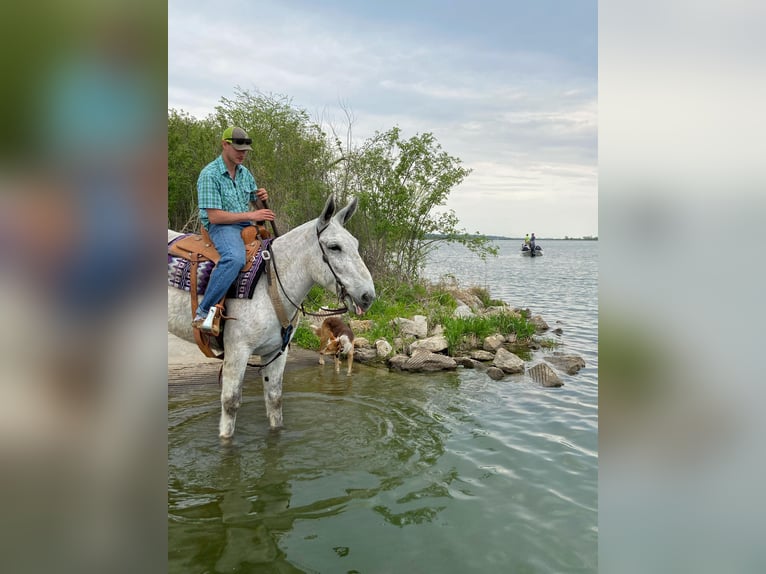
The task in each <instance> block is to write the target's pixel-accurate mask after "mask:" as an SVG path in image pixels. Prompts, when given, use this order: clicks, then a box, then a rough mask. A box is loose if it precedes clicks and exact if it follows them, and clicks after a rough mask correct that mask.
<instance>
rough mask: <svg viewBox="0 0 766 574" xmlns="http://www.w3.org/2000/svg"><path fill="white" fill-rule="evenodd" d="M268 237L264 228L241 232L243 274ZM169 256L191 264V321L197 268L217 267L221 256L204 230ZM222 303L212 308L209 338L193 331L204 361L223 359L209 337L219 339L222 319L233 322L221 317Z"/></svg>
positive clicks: (171, 249) (171, 250)
mask: <svg viewBox="0 0 766 574" xmlns="http://www.w3.org/2000/svg"><path fill="white" fill-rule="evenodd" d="M269 237H271V234H270V233H269V232H268V231H267V230H266V228H265V227H264V226H263V225H249V226H247V227H245V228H244V229H242V241H243V242H244V244H245V265H244V267H242V271H243V272H244V271H249V270H250V268H251V267H252V266H253V263H254V262H255V259H256V256H257V255H258V250H259V249H260V248H261V241H262V240H263V239H267V238H269ZM168 253H169V254H170V255H174V256H176V257H181V258H183V259H187V260H189V261H191V274H190V275H191V277H190V279H191V289H190V292H191V317H192V319H194V315H195V313H196V311H197V306H198V305H199V297H198V295H197V274H198V271H199V264H200V263H201V262H204V261H212V262H213V263H214V264H216V263H218V261H219V260H220V259H221V255H220V253H218V250H217V249H216V248H215V245H214V244H213V241H212V240H211V239H210V236H209V235H208V233H207V230H206V229H205V228H204V227H203V226H200V233H199V234H190V235H188V236H186V237H183V238H182V239H179V240H178V241H176V242H175V243H173V244H172V245H171V246H170V247H169V248H168ZM225 300H226V296H225V295H224V296H223V298H222V299H221V300H220V301H219V302H218V303H216V305H215V307H216V313H215V319H214V320H213V330H212V331H211V333H210V334H208V333H206V332H202V331H201V330H200V329H198V328H196V327H195V328H194V329H193V330H194V340H195V341H196V342H197V346H198V347H199V348H200V350H201V351H202V352H203V353H204V354H205V356H207V357H213V358H216V359H223V353H220V354H216V353H215V352H214V351H213V350H212V349H211V348H210V335H213V336H214V337H218V336H219V335H220V334H221V321H222V319H231V318H232V317H226V316H224V314H223V312H224V309H225V307H224V302H225Z"/></svg>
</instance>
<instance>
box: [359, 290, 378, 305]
mask: <svg viewBox="0 0 766 574" xmlns="http://www.w3.org/2000/svg"><path fill="white" fill-rule="evenodd" d="M374 300H375V292H374V291H373V292H372V293H370V292H369V291H365V292H364V293H362V304H363V305H364V308H365V309H369V308H370V305H372V302H373V301H374Z"/></svg>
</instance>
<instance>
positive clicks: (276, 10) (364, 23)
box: [168, 1, 597, 235]
mask: <svg viewBox="0 0 766 574" xmlns="http://www.w3.org/2000/svg"><path fill="white" fill-rule="evenodd" d="M234 6H235V8H236V10H235V14H236V17H235V18H231V15H230V13H226V14H224V13H222V12H221V11H220V10H216V9H215V8H213V7H210V6H208V5H205V4H197V5H196V6H195V4H192V5H191V6H189V5H188V4H186V3H183V4H182V3H179V2H175V1H171V2H170V4H169V10H170V25H169V70H170V71H169V86H168V99H169V102H168V105H169V107H179V108H183V109H184V110H186V111H187V112H189V113H192V114H193V115H195V116H197V117H200V116H203V117H204V116H205V115H207V114H208V113H210V112H212V111H213V109H214V107H215V105H216V104H217V103H218V102H219V101H220V99H221V98H222V97H231V96H232V95H233V90H234V88H235V87H236V86H240V87H242V88H244V89H248V90H260V91H262V92H265V93H274V94H281V95H285V96H288V97H290V98H291V100H292V102H293V104H294V105H295V106H297V107H300V108H304V109H306V110H307V111H308V112H309V113H313V114H314V116H315V117H316V119H317V120H320V119H321V120H322V121H327V122H331V123H334V124H335V127H336V129H337V130H338V131H339V132H341V133H345V132H346V128H345V127H344V126H343V124H344V122H345V121H346V114H345V112H346V111H348V112H350V113H351V114H352V115H353V118H354V122H353V125H352V135H353V137H354V139H355V140H356V141H357V142H359V141H362V140H364V139H366V138H367V137H370V136H372V135H373V134H374V133H375V131H385V130H387V129H389V128H391V127H394V126H398V127H400V128H401V129H402V132H403V136H404V137H411V136H414V135H415V134H417V133H424V132H431V133H433V134H434V135H435V136H436V138H437V140H438V141H439V143H440V144H441V145H442V147H443V149H444V150H445V151H446V152H447V153H449V154H450V155H453V156H455V157H459V158H460V159H461V160H462V161H463V162H464V164H465V165H466V166H467V167H471V168H472V169H473V170H474V171H473V173H472V174H471V175H470V176H469V177H468V178H467V179H466V181H465V182H464V183H463V184H462V185H461V187H460V189H459V190H456V191H458V192H459V193H458V195H461V194H477V196H481V197H490V196H497V195H499V194H501V193H506V194H507V193H510V195H509V196H508V197H507V198H506V197H504V199H503V202H502V203H501V204H500V209H504V207H503V206H504V205H505V204H506V203H507V202H511V205H510V206H509V209H511V208H512V207H513V205H512V202H513V201H522V200H524V201H526V200H529V201H532V202H533V201H537V202H540V204H541V205H542V204H545V205H548V206H549V209H558V207H557V205H561V202H560V200H558V201H553V202H551V201H550V198H551V197H556V196H555V195H551V194H554V193H563V192H562V191H561V190H568V191H566V193H569V194H574V195H576V196H586V197H587V198H588V201H583V203H582V205H583V207H582V208H581V209H578V208H577V206H576V205H574V204H573V205H570V206H568V207H567V209H568V210H569V213H570V215H571V213H572V211H573V210H574V211H575V212H577V213H578V217H579V218H580V219H581V220H582V221H583V222H584V223H583V226H586V227H588V229H587V232H586V234H593V233H596V232H597V214H596V211H595V209H594V208H593V206H594V205H595V197H596V195H597V180H596V177H595V171H596V149H597V148H596V145H597V113H596V106H597V102H596V76H595V51H594V50H593V51H591V52H588V50H587V49H585V50H584V51H581V50H580V47H579V45H580V44H581V43H582V44H584V45H587V44H588V43H589V42H590V40H589V41H586V42H582V41H581V40H580V37H582V36H586V37H587V35H588V34H589V33H590V34H592V35H593V36H594V37H593V38H592V41H593V42H595V24H593V27H592V28H590V29H585V30H583V31H582V32H581V33H579V34H575V33H573V30H572V25H571V20H572V19H573V18H571V17H570V18H569V20H570V22H566V21H565V20H566V18H559V19H558V20H557V19H556V18H553V19H551V18H548V19H545V18H542V17H540V19H539V21H537V20H530V18H535V17H536V16H535V14H534V11H535V10H534V9H530V11H529V12H525V14H523V15H517V16H516V17H515V18H514V19H513V21H509V22H508V25H507V26H500V25H499V24H498V23H497V22H494V21H492V19H493V17H496V16H498V15H499V14H500V13H504V14H505V13H507V12H508V10H509V9H508V7H505V6H504V5H503V6H501V3H498V4H495V3H488V4H487V9H486V10H484V11H483V12H481V13H477V12H476V11H475V10H473V9H472V10H468V9H467V8H463V7H462V6H461V5H458V7H456V9H455V10H453V11H450V12H449V14H443V15H441V16H439V17H438V18H436V20H434V19H433V18H431V19H426V20H425V21H423V20H418V19H416V18H415V16H416V15H417V13H418V11H419V10H423V9H425V6H421V5H417V6H413V7H412V11H407V12H406V13H397V14H398V15H397V19H396V22H397V26H393V25H391V19H392V15H391V14H388V13H387V12H386V11H381V10H380V9H379V8H376V7H373V6H367V5H364V6H361V5H358V4H356V3H349V4H346V3H344V2H340V1H339V2H335V3H334V4H332V5H331V6H328V9H327V10H324V9H323V10H321V11H317V10H301V9H300V7H299V6H300V4H299V3H298V4H295V5H293V4H291V5H290V6H284V5H282V4H278V3H275V4H272V3H269V2H264V3H259V5H258V9H257V10H254V9H253V8H252V6H251V5H250V4H248V3H236V2H235V4H234ZM461 10H467V11H466V12H464V13H461ZM594 14H595V4H594ZM410 16H411V18H410ZM525 17H526V18H527V20H524V18H525ZM589 25H590V24H589ZM555 26H559V27H560V28H561V29H560V30H559V29H555ZM586 28H587V27H586ZM482 30H484V32H482ZM509 31H514V33H513V34H508V33H506V32H509ZM490 36H491V39H492V41H489V37H490ZM543 37H544V38H546V41H544V42H543V41H541V40H540V38H543ZM587 54H591V56H592V59H593V60H594V61H593V62H590V63H587V62H586V63H585V64H584V63H583V61H584V60H587ZM501 190H502V191H501ZM557 190H558V191H557ZM500 209H498V210H496V209H493V211H500ZM458 216H459V217H460V218H461V222H462V221H463V218H464V217H465V218H466V220H467V221H470V218H468V216H466V215H464V214H463V213H458ZM477 221H478V222H480V223H482V224H483V225H485V226H487V229H483V228H482V229H481V230H482V231H485V232H487V233H496V232H497V229H500V228H502V227H504V224H503V223H501V222H499V221H498V222H493V220H492V218H491V217H483V218H477ZM489 226H492V229H490V228H489ZM555 233H556V231H553V230H552V231H551V234H555ZM563 234H564V232H563V231H562V232H561V235H563ZM569 235H572V233H569Z"/></svg>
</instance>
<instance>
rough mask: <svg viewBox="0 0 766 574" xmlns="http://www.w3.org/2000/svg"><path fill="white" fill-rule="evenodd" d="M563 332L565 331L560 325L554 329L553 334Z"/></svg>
mask: <svg viewBox="0 0 766 574" xmlns="http://www.w3.org/2000/svg"><path fill="white" fill-rule="evenodd" d="M563 333H564V330H563V329H562V328H561V327H558V328H556V329H554V330H553V334H554V335H561V334H563Z"/></svg>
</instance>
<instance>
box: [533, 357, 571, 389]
mask: <svg viewBox="0 0 766 574" xmlns="http://www.w3.org/2000/svg"><path fill="white" fill-rule="evenodd" d="M527 374H528V375H529V376H530V378H531V379H532V380H533V381H535V382H536V383H540V384H541V385H542V386H544V387H560V386H562V385H563V384H564V383H563V382H562V381H561V379H560V378H559V376H558V375H557V374H556V371H554V370H553V369H551V368H550V367H549V366H548V365H546V364H545V363H538V364H536V365H535V366H533V367H531V368H530V369H529V370H528V371H527Z"/></svg>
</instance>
